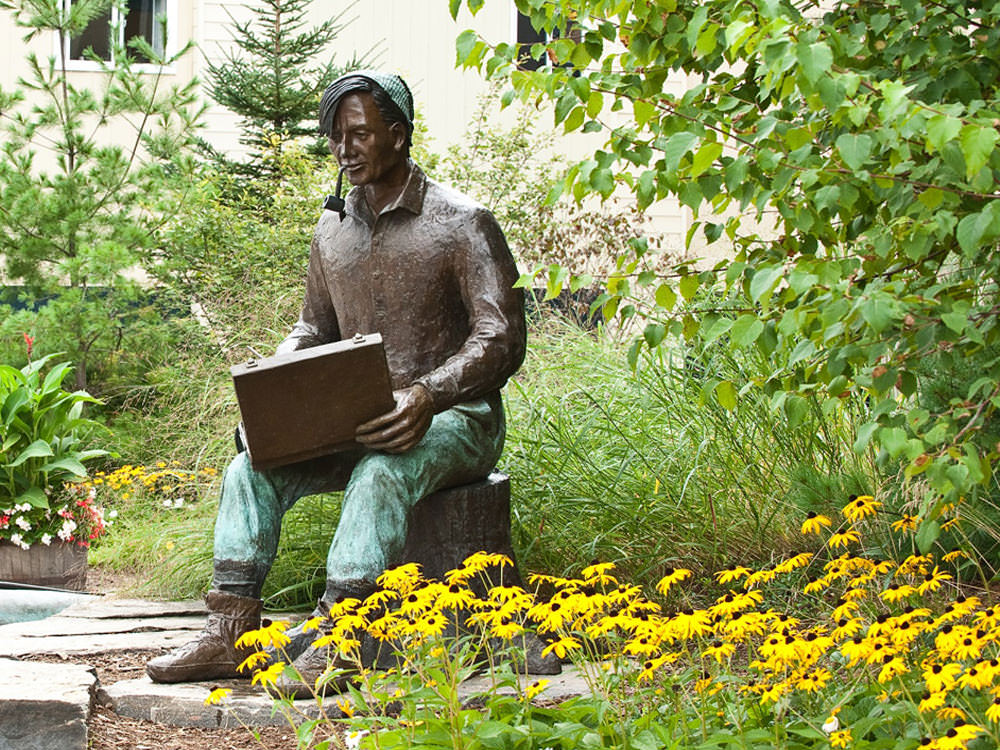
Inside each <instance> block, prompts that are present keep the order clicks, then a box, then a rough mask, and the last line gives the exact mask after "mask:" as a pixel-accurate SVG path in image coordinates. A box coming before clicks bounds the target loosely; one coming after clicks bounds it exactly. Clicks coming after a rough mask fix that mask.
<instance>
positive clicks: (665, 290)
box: [656, 284, 677, 310]
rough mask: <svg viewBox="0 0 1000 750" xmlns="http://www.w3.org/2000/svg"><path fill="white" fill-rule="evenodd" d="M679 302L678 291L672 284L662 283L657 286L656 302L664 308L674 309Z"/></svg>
mask: <svg viewBox="0 0 1000 750" xmlns="http://www.w3.org/2000/svg"><path fill="white" fill-rule="evenodd" d="M676 303H677V292H675V291H674V289H673V287H672V286H671V285H670V284H660V286H658V287H657V288H656V304H657V305H659V306H660V307H662V308H663V309H664V310H673V309H674V305H675V304H676Z"/></svg>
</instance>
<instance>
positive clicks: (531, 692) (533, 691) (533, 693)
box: [524, 680, 551, 701]
mask: <svg viewBox="0 0 1000 750" xmlns="http://www.w3.org/2000/svg"><path fill="white" fill-rule="evenodd" d="M549 682H551V680H535V681H534V682H532V683H531V684H530V685H528V686H527V687H526V688H525V689H524V700H526V701H533V700H534V699H535V698H537V697H538V696H539V695H540V694H541V693H542V691H544V690H545V688H547V687H548V686H549Z"/></svg>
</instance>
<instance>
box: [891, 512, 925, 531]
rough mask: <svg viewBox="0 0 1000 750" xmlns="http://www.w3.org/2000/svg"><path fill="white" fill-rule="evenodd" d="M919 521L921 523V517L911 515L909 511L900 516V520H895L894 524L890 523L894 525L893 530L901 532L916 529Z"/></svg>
mask: <svg viewBox="0 0 1000 750" xmlns="http://www.w3.org/2000/svg"><path fill="white" fill-rule="evenodd" d="M919 523H920V519H919V518H917V517H916V516H911V515H910V514H909V513H904V514H903V517H902V518H900V519H899V520H898V521H893V522H892V524H890V525H891V526H892V529H893V531H898V532H899V533H903V532H906V531H916V530H917V524H919Z"/></svg>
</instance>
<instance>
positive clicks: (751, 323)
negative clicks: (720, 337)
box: [729, 315, 764, 346]
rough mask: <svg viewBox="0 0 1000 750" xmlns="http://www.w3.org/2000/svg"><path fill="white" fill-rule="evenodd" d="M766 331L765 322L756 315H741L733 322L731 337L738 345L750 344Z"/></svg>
mask: <svg viewBox="0 0 1000 750" xmlns="http://www.w3.org/2000/svg"><path fill="white" fill-rule="evenodd" d="M763 332H764V324H763V322H761V320H760V319H759V318H758V317H757V316H756V315H741V316H740V317H738V318H737V319H736V322H735V323H733V328H732V330H731V331H730V332H729V338H730V339H731V340H732V342H733V343H734V344H735V345H736V346H749V345H750V344H752V343H753V342H754V341H756V340H757V339H758V338H759V337H760V335H761V334H762V333H763Z"/></svg>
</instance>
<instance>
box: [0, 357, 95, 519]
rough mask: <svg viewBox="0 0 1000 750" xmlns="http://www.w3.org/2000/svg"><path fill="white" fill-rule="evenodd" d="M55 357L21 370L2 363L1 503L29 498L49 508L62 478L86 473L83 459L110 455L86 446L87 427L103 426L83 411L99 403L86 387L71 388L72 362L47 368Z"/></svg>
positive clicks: (33, 504) (27, 501) (31, 502)
mask: <svg viewBox="0 0 1000 750" xmlns="http://www.w3.org/2000/svg"><path fill="white" fill-rule="evenodd" d="M50 359H51V357H44V358H42V359H39V360H36V361H34V362H31V363H30V364H28V365H26V366H25V367H23V368H21V369H20V370H17V369H15V368H13V367H10V366H8V365H0V428H2V429H0V506H3V507H7V506H8V505H22V504H28V505H30V506H31V507H32V508H42V509H48V508H49V500H50V498H51V497H52V496H53V495H55V494H57V493H59V492H61V491H62V487H63V484H65V483H66V482H71V481H73V480H78V479H82V478H83V477H85V476H87V469H86V467H85V466H84V462H86V461H91V460H93V459H95V458H98V457H100V456H104V455H106V454H107V453H106V451H103V450H94V449H89V450H88V449H86V448H85V447H84V446H85V438H86V436H87V434H88V433H92V432H93V431H94V430H96V429H98V428H99V427H100V425H98V424H97V423H96V422H94V421H93V420H90V419H87V418H86V417H84V416H83V409H84V405H85V404H88V403H91V404H92V403H97V401H96V399H94V398H93V397H91V396H90V395H88V394H87V393H85V392H83V391H74V392H67V391H66V390H64V389H63V387H62V383H63V381H64V380H65V379H66V377H67V376H68V375H69V374H70V372H71V371H72V369H73V367H72V365H70V364H69V363H66V362H64V363H61V364H58V365H56V366H54V367H52V368H51V369H49V370H48V372H46V373H44V375H43V370H44V369H45V366H46V364H47V363H48V362H49V360H50Z"/></svg>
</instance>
